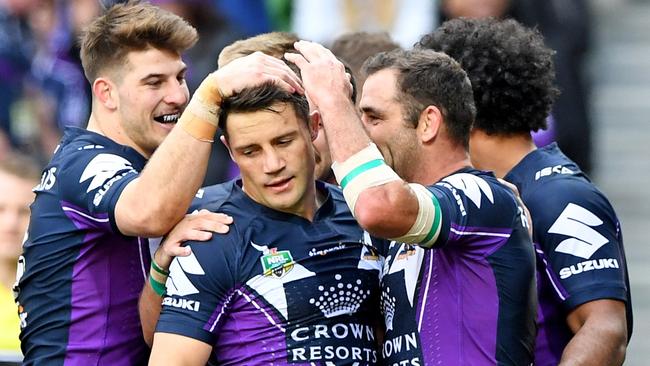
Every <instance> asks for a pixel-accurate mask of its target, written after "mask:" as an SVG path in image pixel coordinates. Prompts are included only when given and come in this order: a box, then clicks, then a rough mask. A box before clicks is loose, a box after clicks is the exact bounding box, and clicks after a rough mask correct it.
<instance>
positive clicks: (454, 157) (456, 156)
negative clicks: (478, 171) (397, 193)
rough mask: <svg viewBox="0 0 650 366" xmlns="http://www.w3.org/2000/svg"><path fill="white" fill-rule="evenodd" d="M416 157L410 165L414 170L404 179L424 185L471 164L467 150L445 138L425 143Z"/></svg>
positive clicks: (435, 181)
mask: <svg viewBox="0 0 650 366" xmlns="http://www.w3.org/2000/svg"><path fill="white" fill-rule="evenodd" d="M418 158H419V159H418V160H419V161H418V163H417V164H413V165H412V166H413V168H414V172H413V173H412V174H411V176H410V177H404V179H405V180H407V181H409V182H412V183H419V184H422V185H424V186H428V185H432V184H435V183H437V182H438V181H440V180H441V179H442V178H444V177H446V176H448V175H450V174H451V173H453V172H455V171H457V170H459V169H462V168H464V167H468V166H472V163H471V161H470V159H469V154H468V153H467V150H466V149H465V148H464V147H463V146H462V145H458V144H454V143H452V142H450V141H448V140H446V139H445V140H444V141H438V142H436V143H435V144H430V145H425V146H424V147H423V148H422V153H421V154H418Z"/></svg>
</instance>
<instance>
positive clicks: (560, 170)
mask: <svg viewBox="0 0 650 366" xmlns="http://www.w3.org/2000/svg"><path fill="white" fill-rule="evenodd" d="M551 174H569V175H570V174H573V170H571V169H569V168H567V167H564V166H562V165H556V166H547V167H546V168H544V169H542V170H540V171H538V172H537V173H535V180H539V178H541V177H547V176H549V175H551Z"/></svg>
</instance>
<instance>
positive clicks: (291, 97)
mask: <svg viewBox="0 0 650 366" xmlns="http://www.w3.org/2000/svg"><path fill="white" fill-rule="evenodd" d="M279 105H284V106H287V105H290V106H292V107H293V110H294V113H295V114H296V118H298V120H301V121H304V122H305V123H308V122H309V104H308V102H307V98H305V96H304V95H300V94H298V93H289V92H287V91H285V90H283V89H280V88H279V87H278V86H276V85H275V84H273V82H267V83H264V84H262V85H260V86H256V87H252V88H246V89H243V90H242V91H240V92H238V93H236V94H233V95H231V96H229V97H227V98H224V100H223V101H222V102H221V109H220V110H219V127H220V128H221V132H222V133H223V135H224V137H225V138H226V139H228V131H227V128H226V126H227V122H228V116H229V115H230V114H231V113H246V112H257V111H261V110H266V111H271V112H274V113H280V112H281V110H278V106H279Z"/></svg>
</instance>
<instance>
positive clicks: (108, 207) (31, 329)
mask: <svg viewBox="0 0 650 366" xmlns="http://www.w3.org/2000/svg"><path fill="white" fill-rule="evenodd" d="M196 40H197V36H196V30H195V29H194V28H192V27H191V26H190V25H189V24H187V23H186V22H185V21H184V20H183V19H181V18H179V17H178V16H175V15H173V14H171V13H168V12H166V11H163V10H161V9H159V8H157V7H154V6H152V5H149V4H146V3H138V2H133V1H130V2H128V3H127V4H120V5H116V6H114V7H112V8H110V9H109V10H107V12H106V13H105V14H103V15H102V16H100V17H98V18H97V19H95V20H94V21H93V22H92V23H91V24H90V25H89V27H88V28H87V31H86V33H85V35H84V37H83V40H82V44H81V58H82V63H83V67H84V71H85V74H86V77H87V78H88V80H89V82H90V83H91V85H92V91H93V102H92V113H91V116H90V119H89V121H88V128H87V129H86V130H84V129H75V128H71V129H68V130H66V132H65V135H64V136H63V138H62V140H61V142H60V144H59V146H58V147H57V149H56V151H55V152H54V156H53V157H52V160H51V161H50V163H49V164H48V165H47V166H46V168H45V171H44V173H43V175H42V180H41V183H40V184H39V185H38V186H37V187H36V188H35V192H36V198H35V202H34V203H33V205H32V214H31V224H30V227H29V230H28V238H27V240H26V242H25V244H24V254H23V257H22V258H21V260H20V264H19V274H20V275H21V276H19V277H20V278H19V283H18V287H17V291H18V295H17V301H18V304H19V312H20V318H21V326H22V332H21V342H22V351H23V353H24V355H25V363H24V364H25V365H33V364H47V365H63V364H66V365H116V366H119V365H125V366H126V365H138V364H142V363H144V362H146V360H147V356H148V348H147V346H146V344H145V343H144V340H143V338H142V330H141V327H140V321H139V316H138V311H137V301H138V297H139V294H140V292H141V291H142V289H143V285H144V283H145V280H146V279H147V272H148V267H149V265H150V256H149V248H148V244H147V241H146V240H142V239H141V238H138V236H140V237H150V236H161V235H163V234H165V233H166V232H167V231H169V230H170V229H171V228H172V227H173V226H174V225H175V224H176V223H177V222H178V221H180V220H181V219H182V218H183V217H184V215H185V213H186V211H187V208H188V207H189V205H190V202H191V200H192V198H193V197H194V195H195V193H196V191H197V189H198V188H199V185H200V184H201V182H202V181H203V176H204V174H205V167H206V164H207V160H208V155H209V152H210V148H211V145H212V144H211V142H212V139H213V137H214V133H215V131H216V129H217V121H218V110H219V103H220V100H221V98H223V97H227V96H228V95H230V94H232V93H233V91H237V90H241V89H242V88H243V87H246V86H251V85H256V83H260V82H265V81H269V82H273V83H276V84H277V85H279V86H280V87H283V88H286V89H288V90H290V91H292V92H293V91H295V90H296V89H298V90H300V85H299V83H298V81H297V77H296V76H295V74H294V73H293V72H292V71H291V70H290V69H288V68H287V67H286V65H285V64H284V63H282V62H281V61H279V60H277V59H274V58H272V57H265V56H264V55H259V54H257V55H251V56H250V57H248V58H242V59H241V60H238V62H234V63H233V64H232V65H231V66H229V68H224V69H223V70H219V71H217V72H215V73H212V74H210V75H209V76H208V77H207V78H206V79H205V80H204V82H203V84H201V86H200V87H199V88H198V90H197V92H196V93H195V95H194V97H193V98H192V99H191V101H189V104H188V100H189V92H188V89H187V85H186V83H185V70H186V66H185V64H184V63H183V61H182V59H181V56H180V55H181V52H183V51H184V50H186V49H188V48H189V47H191V46H192V45H193V44H194V43H195V42H196ZM251 70H254V71H257V72H252V71H251ZM181 113H182V115H181ZM177 122H178V123H177ZM176 124H178V127H174V126H175V125H176ZM163 140H164V142H163ZM145 163H146V164H147V167H146V169H144V171H143V168H144V166H145ZM141 171H142V174H140V172H141ZM202 215H204V216H206V217H212V218H213V219H218V217H217V216H215V215H216V214H212V213H203V214H202ZM215 225H216V223H214V224H212V225H208V227H207V229H210V230H216V229H217V228H218V227H217V226H215Z"/></svg>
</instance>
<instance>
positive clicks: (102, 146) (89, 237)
mask: <svg viewBox="0 0 650 366" xmlns="http://www.w3.org/2000/svg"><path fill="white" fill-rule="evenodd" d="M145 162H146V161H145V159H144V158H143V157H142V156H141V155H139V154H138V153H137V152H136V151H135V150H133V149H131V148H130V147H126V146H122V145H118V144H116V143H115V142H113V141H112V140H110V139H108V138H106V137H104V136H101V135H98V134H96V133H93V132H90V131H86V130H83V129H78V128H67V129H66V131H65V134H64V136H63V138H62V140H61V143H60V145H59V147H58V148H57V150H56V152H55V154H54V156H53V157H52V160H51V161H50V163H49V164H48V165H47V166H46V167H45V170H44V173H43V177H42V179H41V182H40V184H39V185H38V186H37V187H36V188H35V189H34V191H35V192H36V199H35V201H34V203H33V204H32V206H31V211H32V213H31V220H30V225H29V229H28V236H27V240H26V241H25V243H24V253H23V256H22V257H21V259H20V261H19V275H20V276H19V277H20V278H19V282H18V287H17V291H18V294H17V303H18V307H19V315H20V319H21V328H22V331H21V335H20V339H21V347H22V351H23V354H24V355H25V361H24V364H25V365H33V364H47V365H66V366H67V365H79V366H87V365H111V366H121V365H124V366H127V365H129V366H130V365H139V364H144V363H146V361H147V358H148V354H149V349H148V347H147V345H146V344H145V343H144V340H143V338H142V330H141V327H140V317H139V315H138V306H137V302H138V297H139V294H140V292H141V291H142V288H143V286H144V283H145V279H146V278H147V270H148V268H149V265H150V255H149V248H148V243H147V241H146V239H143V240H140V239H139V238H135V237H128V236H124V235H122V234H121V233H120V232H119V230H118V228H117V226H116V224H115V216H114V213H115V205H116V203H117V199H118V197H119V196H120V194H121V193H122V190H123V189H124V187H125V186H126V185H127V183H128V182H130V181H131V180H133V179H134V178H135V177H137V175H138V172H139V171H141V170H142V168H143V167H144V164H145ZM21 272H22V274H21Z"/></svg>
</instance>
